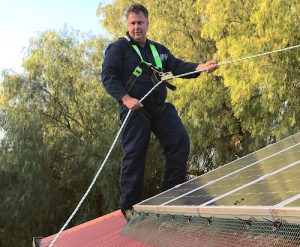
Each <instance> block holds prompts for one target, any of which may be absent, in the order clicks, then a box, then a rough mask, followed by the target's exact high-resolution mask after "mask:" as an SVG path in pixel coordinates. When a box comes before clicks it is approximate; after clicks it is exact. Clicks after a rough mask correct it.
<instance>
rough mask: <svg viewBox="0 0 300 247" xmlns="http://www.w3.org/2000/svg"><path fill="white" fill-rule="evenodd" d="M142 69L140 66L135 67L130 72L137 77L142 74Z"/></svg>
mask: <svg viewBox="0 0 300 247" xmlns="http://www.w3.org/2000/svg"><path fill="white" fill-rule="evenodd" d="M142 72H143V70H142V68H141V67H140V66H138V67H136V68H135V70H134V71H133V73H132V74H134V75H135V76H136V77H139V76H140V75H141V74H142Z"/></svg>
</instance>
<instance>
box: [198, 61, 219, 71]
mask: <svg viewBox="0 0 300 247" xmlns="http://www.w3.org/2000/svg"><path fill="white" fill-rule="evenodd" d="M217 68H218V62H217V61H216V60H210V61H208V62H206V63H202V64H199V65H198V66H197V68H196V70H198V71H204V72H207V73H211V72H213V71H215V70H216V69H217Z"/></svg>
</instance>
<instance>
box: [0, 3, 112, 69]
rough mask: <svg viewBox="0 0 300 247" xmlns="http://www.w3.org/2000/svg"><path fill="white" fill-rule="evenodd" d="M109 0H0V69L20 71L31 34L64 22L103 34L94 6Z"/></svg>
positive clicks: (34, 34) (80, 28)
mask: <svg viewBox="0 0 300 247" xmlns="http://www.w3.org/2000/svg"><path fill="white" fill-rule="evenodd" d="M111 1H112V0H26V1H22V0H0V71H2V70H3V69H12V70H14V71H16V72H22V68H21V65H22V59H23V57H24V53H25V52H24V51H25V50H26V47H28V45H29V39H30V38H34V37H35V38H36V37H38V36H39V34H40V33H41V32H44V31H47V30H56V31H58V30H60V29H62V28H63V27H64V25H65V24H67V26H69V27H72V28H73V29H75V30H80V31H82V32H89V31H91V32H92V33H93V34H95V35H98V34H100V33H101V34H104V33H105V31H104V29H103V28H102V27H101V25H100V22H99V17H97V16H96V10H97V6H98V5H99V3H100V2H101V3H103V4H106V3H109V2H111Z"/></svg>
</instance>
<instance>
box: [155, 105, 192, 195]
mask: <svg viewBox="0 0 300 247" xmlns="http://www.w3.org/2000/svg"><path fill="white" fill-rule="evenodd" d="M152 130H153V132H154V133H155V135H156V136H157V138H158V139H159V141H160V143H161V145H162V146H163V148H164V153H165V156H166V169H165V175H164V181H163V183H162V190H167V189H169V188H172V187H174V186H175V185H177V184H180V183H183V182H184V181H186V164H187V159H188V156H189V149H190V142H189V137H188V134H187V132H186V130H185V128H184V126H183V124H182V122H181V119H180V118H179V116H178V114H177V111H176V109H175V107H174V106H173V105H172V104H169V103H167V104H166V107H165V109H164V111H163V112H162V113H161V114H160V115H158V116H157V117H155V119H154V120H153V127H152Z"/></svg>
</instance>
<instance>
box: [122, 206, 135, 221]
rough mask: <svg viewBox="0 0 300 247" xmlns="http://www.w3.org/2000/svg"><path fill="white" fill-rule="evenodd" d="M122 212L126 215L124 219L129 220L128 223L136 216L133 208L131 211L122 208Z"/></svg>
mask: <svg viewBox="0 0 300 247" xmlns="http://www.w3.org/2000/svg"><path fill="white" fill-rule="evenodd" d="M121 212H122V214H123V215H124V217H125V219H126V220H127V222H128V221H130V220H131V218H132V216H133V214H134V210H133V208H131V209H124V208H121Z"/></svg>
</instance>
